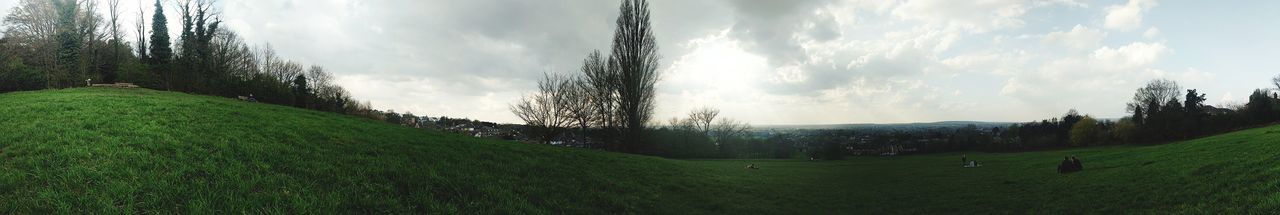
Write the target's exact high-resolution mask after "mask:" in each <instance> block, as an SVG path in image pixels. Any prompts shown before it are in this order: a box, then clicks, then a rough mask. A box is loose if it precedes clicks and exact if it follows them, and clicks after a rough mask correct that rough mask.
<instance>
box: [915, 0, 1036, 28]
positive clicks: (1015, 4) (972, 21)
mask: <svg viewBox="0 0 1280 215" xmlns="http://www.w3.org/2000/svg"><path fill="white" fill-rule="evenodd" d="M1027 10H1028V6H1027V5H1026V4H1025V2H1024V1H1021V0H987V1H948V0H916V1H907V2H905V3H903V4H902V5H900V6H898V7H897V8H896V9H894V10H893V15H894V16H897V17H900V18H903V19H908V20H919V21H923V22H925V23H929V24H930V25H935V26H941V27H945V28H948V29H963V30H970V31H976V32H985V31H989V30H995V29H1002V28H1015V27H1022V26H1023V25H1024V24H1026V22H1025V21H1023V20H1022V19H1021V17H1022V15H1023V14H1026V12H1027Z"/></svg>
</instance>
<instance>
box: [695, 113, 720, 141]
mask: <svg viewBox="0 0 1280 215" xmlns="http://www.w3.org/2000/svg"><path fill="white" fill-rule="evenodd" d="M718 115H720V109H715V108H712V107H702V108H698V109H694V110H693V111H691V112H689V120H690V121H691V122H692V123H693V125H694V128H696V129H697V130H698V131H701V132H702V134H703V135H707V136H708V137H710V136H711V123H713V122H715V120H716V116H718Z"/></svg>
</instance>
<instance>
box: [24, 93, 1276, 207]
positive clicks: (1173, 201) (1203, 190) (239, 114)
mask: <svg viewBox="0 0 1280 215" xmlns="http://www.w3.org/2000/svg"><path fill="white" fill-rule="evenodd" d="M960 154H961V153H952V154H937V155H923V156H903V157H891V158H882V157H868V158H851V159H848V160H843V161H820V162H812V161H799V160H693V161H685V160H669V159H661V158H654V157H647V156H636V155H626V154H618V153H609V152H601V151H594V150H579V149H567V148H558V147H550V146H541V145H530V144H523V143H515V142H505V141H497V140H488V139H476V138H470V137H465V136H458V135H452V134H444V133H439V132H433V131H426V130H418V129H411V128H406V127H400V126H395V125H390V124H385V123H381V122H377V121H372V120H367V119H361V118H356V117H350V116H342V115H336V114H330V113H322V112H315V111H308V110H301V109H295V108H289V107H283V106H274V105H265V104H258V103H246V102H240V101H236V100H232V99H225V98H216V97H207V96H194V95H187V94H181V93H172V92H160V91H152V90H145V89H88V88H79V89H66V90H46V91H36V92H18V93H8V94H0V214H11V213H19V214H25V213H36V214H43V213H98V212H101V213H120V212H123V213H164V214H169V213H188V212H204V213H335V212H336V213H370V212H372V213H430V212H437V213H438V212H444V213H499V214H513V213H514V214H530V213H533V214H540V213H556V214H560V213H574V214H577V213H646V214H703V213H722V214H849V213H871V214H875V213H884V212H887V213H984V214H986V213H1035V212H1055V213H1071V212H1096V213H1110V212H1152V213H1161V212H1206V213H1223V212H1274V211H1280V126H1273V127H1265V128H1259V129H1251V130H1245V131H1240V132H1235V133H1230V134H1225V135H1219V136H1213V137H1208V138H1204V139H1198V140H1192V141H1186V142H1180V143H1173V144H1167V145H1159V146H1145V147H1134V146H1122V147H1097V148H1084V149H1077V150H1065V151H1044V152H1027V153H1007V154H988V153H967V154H968V157H969V158H970V159H975V160H978V161H980V162H982V163H983V165H984V166H983V167H980V168H960V167H959V156H960ZM1066 155H1077V156H1079V157H1080V158H1081V159H1082V160H1083V161H1084V165H1085V168H1086V170H1085V171H1082V172H1079V173H1074V174H1067V175H1062V174H1058V173H1056V172H1055V167H1056V165H1057V163H1058V162H1059V161H1060V160H1061V159H1062V157H1063V156H1066ZM748 163H755V164H757V165H759V166H760V167H761V169H760V170H744V169H743V166H744V165H746V164H748Z"/></svg>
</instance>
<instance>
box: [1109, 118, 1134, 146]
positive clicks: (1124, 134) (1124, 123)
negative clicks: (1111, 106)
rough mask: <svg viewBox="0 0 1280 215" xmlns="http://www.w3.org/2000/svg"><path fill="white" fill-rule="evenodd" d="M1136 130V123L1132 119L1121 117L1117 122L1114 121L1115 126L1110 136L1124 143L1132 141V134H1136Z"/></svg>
mask: <svg viewBox="0 0 1280 215" xmlns="http://www.w3.org/2000/svg"><path fill="white" fill-rule="evenodd" d="M1137 132H1138V124H1137V123H1136V122H1135V121H1134V120H1132V119H1131V118H1122V119H1120V121H1119V122H1116V125H1115V127H1114V128H1113V129H1112V132H1111V136H1112V138H1113V139H1114V140H1118V141H1121V143H1125V142H1129V141H1133V136H1134V135H1136V134H1137Z"/></svg>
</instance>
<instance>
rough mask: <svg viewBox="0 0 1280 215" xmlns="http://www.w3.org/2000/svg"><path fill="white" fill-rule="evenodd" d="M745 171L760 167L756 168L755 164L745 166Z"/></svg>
mask: <svg viewBox="0 0 1280 215" xmlns="http://www.w3.org/2000/svg"><path fill="white" fill-rule="evenodd" d="M747 169H760V167H756V164H747Z"/></svg>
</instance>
